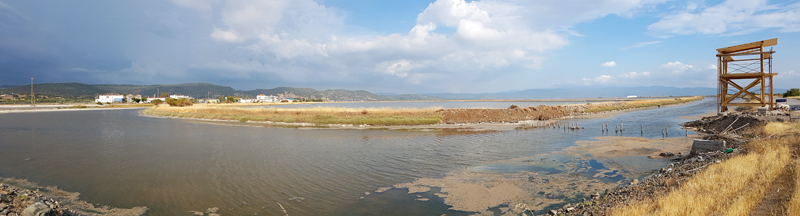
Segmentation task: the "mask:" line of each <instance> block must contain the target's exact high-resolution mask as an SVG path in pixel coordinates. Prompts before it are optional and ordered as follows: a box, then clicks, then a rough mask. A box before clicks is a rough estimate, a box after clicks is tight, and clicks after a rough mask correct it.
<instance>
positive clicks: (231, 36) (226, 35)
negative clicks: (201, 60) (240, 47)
mask: <svg viewBox="0 0 800 216" xmlns="http://www.w3.org/2000/svg"><path fill="white" fill-rule="evenodd" d="M211 38H214V39H215V40H220V41H228V42H233V41H237V40H239V36H236V33H233V32H229V31H223V30H222V29H214V32H212V33H211Z"/></svg>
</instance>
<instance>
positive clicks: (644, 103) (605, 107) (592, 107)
mask: <svg viewBox="0 0 800 216" xmlns="http://www.w3.org/2000/svg"><path fill="white" fill-rule="evenodd" d="M703 98H705V97H703V96H694V97H681V98H670V99H652V100H633V101H624V102H613V103H597V104H589V105H587V107H586V108H585V109H584V111H585V112H588V113H596V112H605V111H615V110H625V109H635V108H645V107H654V106H666V105H673V104H679V103H686V102H691V101H697V100H702V99H703Z"/></svg>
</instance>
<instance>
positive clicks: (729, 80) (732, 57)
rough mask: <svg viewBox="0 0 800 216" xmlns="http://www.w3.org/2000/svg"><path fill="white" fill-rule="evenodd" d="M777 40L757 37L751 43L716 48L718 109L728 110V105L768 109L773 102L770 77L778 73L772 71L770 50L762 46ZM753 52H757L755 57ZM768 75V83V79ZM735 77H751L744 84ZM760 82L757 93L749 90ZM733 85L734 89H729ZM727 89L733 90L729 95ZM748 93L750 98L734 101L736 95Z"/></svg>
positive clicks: (742, 78)
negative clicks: (755, 40) (757, 38)
mask: <svg viewBox="0 0 800 216" xmlns="http://www.w3.org/2000/svg"><path fill="white" fill-rule="evenodd" d="M777 44H778V38H773V39H769V40H763V41H757V42H752V43H746V44H740V45H736V46H730V47H725V48H719V49H717V59H718V62H717V63H718V65H719V67H718V70H719V73H718V78H719V85H718V86H717V112H727V111H728V106H756V107H764V106H769V110H772V107H773V106H774V105H775V101H774V99H773V98H772V78H773V77H774V76H776V75H778V73H772V54H774V53H775V51H772V48H770V50H769V51H764V48H766V47H770V46H775V45H777ZM754 56H757V57H755V58H754ZM767 79H769V83H767V82H766V81H767ZM734 80H746V81H750V80H752V81H751V82H750V84H748V85H747V86H745V87H742V86H741V85H739V84H736V83H735V82H734ZM759 84H760V86H761V90H760V91H759V94H754V93H753V92H750V91H748V90H749V89H750V88H753V87H755V86H756V85H759ZM729 86H733V87H734V88H735V89H729V88H728V87H729ZM729 91H734V92H735V93H734V94H733V95H729V94H730V92H729ZM743 94H746V95H749V96H750V98H751V100H755V101H757V102H755V101H752V102H751V101H744V102H741V103H733V100H734V99H736V98H737V97H740V96H743Z"/></svg>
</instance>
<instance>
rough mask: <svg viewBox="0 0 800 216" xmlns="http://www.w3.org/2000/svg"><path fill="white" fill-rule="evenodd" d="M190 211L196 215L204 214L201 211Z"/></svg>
mask: <svg viewBox="0 0 800 216" xmlns="http://www.w3.org/2000/svg"><path fill="white" fill-rule="evenodd" d="M189 213H192V214H194V215H203V212H199V211H189Z"/></svg>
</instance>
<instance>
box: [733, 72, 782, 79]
mask: <svg viewBox="0 0 800 216" xmlns="http://www.w3.org/2000/svg"><path fill="white" fill-rule="evenodd" d="M776 75H778V73H731V74H723V75H720V76H719V77H720V78H725V79H753V78H761V77H769V76H776Z"/></svg>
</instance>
